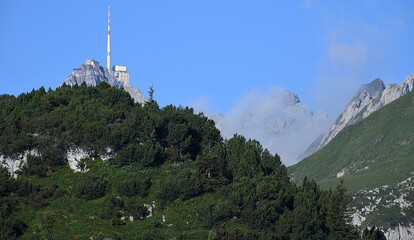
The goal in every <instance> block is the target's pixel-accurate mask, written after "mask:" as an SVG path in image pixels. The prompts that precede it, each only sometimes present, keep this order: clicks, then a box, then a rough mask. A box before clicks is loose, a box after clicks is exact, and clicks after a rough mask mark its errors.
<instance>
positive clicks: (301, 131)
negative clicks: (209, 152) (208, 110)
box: [207, 89, 330, 165]
mask: <svg viewBox="0 0 414 240" xmlns="http://www.w3.org/2000/svg"><path fill="white" fill-rule="evenodd" d="M207 116H208V117H209V118H211V119H213V120H214V121H215V122H216V126H217V128H218V129H219V130H220V131H221V133H222V135H223V136H224V137H226V138H231V137H233V135H234V134H236V133H237V134H239V135H243V136H244V137H246V138H251V139H256V140H258V141H260V143H261V144H262V145H263V147H265V148H267V149H269V151H270V152H272V153H273V154H276V153H277V154H279V156H280V157H281V160H282V161H283V163H284V164H286V165H292V164H294V163H296V162H297V158H298V154H299V153H301V152H304V151H305V149H306V147H307V146H309V144H311V143H312V141H313V140H314V139H315V138H317V137H318V136H320V135H321V134H323V133H324V132H325V131H326V130H327V129H328V127H329V125H330V121H329V119H328V116H327V114H326V112H325V111H323V110H319V111H317V112H316V113H313V112H312V111H310V110H309V109H308V107H307V106H306V105H305V104H303V103H301V101H300V100H299V97H298V96H297V95H296V94H294V93H292V92H290V91H286V90H281V89H273V90H272V91H271V92H270V93H269V94H263V93H255V94H251V95H249V96H246V97H245V99H243V100H242V101H241V103H240V104H238V105H237V107H235V108H234V109H233V110H232V111H230V112H229V113H227V114H225V115H223V114H215V115H209V114H207Z"/></svg>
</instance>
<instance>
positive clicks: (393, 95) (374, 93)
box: [304, 74, 414, 156]
mask: <svg viewBox="0 0 414 240" xmlns="http://www.w3.org/2000/svg"><path fill="white" fill-rule="evenodd" d="M413 87H414V74H412V75H410V76H408V77H407V78H406V79H405V80H404V81H403V82H402V83H401V84H400V85H397V84H390V85H388V86H387V87H385V85H384V82H383V81H382V80H381V79H375V80H374V81H372V82H370V83H369V84H366V85H363V86H362V87H361V88H360V89H359V90H358V92H357V93H356V94H355V96H354V97H353V99H352V100H351V101H350V102H349V104H348V106H347V107H346V108H345V110H344V111H343V112H342V114H341V115H340V116H339V117H338V119H337V120H336V121H335V122H334V124H332V126H331V127H330V128H329V130H328V132H327V133H326V134H325V136H324V137H323V138H322V139H321V140H318V139H317V140H316V141H315V142H314V143H313V144H312V146H311V147H310V148H309V149H308V150H307V151H306V153H305V154H304V155H305V156H306V155H307V156H310V155H311V154H312V153H314V152H316V151H317V150H319V149H321V148H322V147H324V146H325V145H326V144H328V143H329V142H330V141H331V140H332V139H333V138H334V137H335V136H336V135H337V134H338V133H339V132H340V131H342V129H344V128H345V127H347V126H349V125H352V124H355V123H356V122H358V121H360V120H361V119H364V118H366V117H368V116H369V115H370V114H371V113H373V112H375V111H376V110H378V109H380V108H381V107H382V106H384V105H386V104H388V103H390V102H392V101H394V100H395V99H398V98H400V97H401V96H403V95H404V94H406V93H408V92H410V91H412V90H413ZM315 145H318V147H317V148H316V149H315Z"/></svg>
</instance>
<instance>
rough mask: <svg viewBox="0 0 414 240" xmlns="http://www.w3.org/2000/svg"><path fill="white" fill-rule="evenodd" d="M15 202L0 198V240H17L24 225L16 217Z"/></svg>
mask: <svg viewBox="0 0 414 240" xmlns="http://www.w3.org/2000/svg"><path fill="white" fill-rule="evenodd" d="M16 205H17V202H16V201H14V200H9V199H6V198H0V239H17V237H19V236H20V235H21V234H22V233H23V231H24V229H25V228H26V225H25V224H24V223H23V222H22V221H21V220H20V219H19V218H18V217H16V213H15V212H16V207H15V206H16Z"/></svg>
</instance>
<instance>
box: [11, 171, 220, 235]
mask: <svg viewBox="0 0 414 240" xmlns="http://www.w3.org/2000/svg"><path fill="white" fill-rule="evenodd" d="M104 165H106V164H104ZM104 165H102V166H101V167H102V168H105V169H101V172H104V173H106V175H107V176H108V177H110V178H113V177H114V176H119V175H122V172H121V171H125V172H128V171H130V170H131V169H120V168H114V167H108V166H104ZM176 167H181V166H179V165H177V164H165V165H164V166H162V168H160V169H147V170H141V171H143V174H144V175H147V176H148V177H151V178H152V180H153V183H154V185H153V187H151V191H150V193H149V196H148V197H145V198H141V197H133V198H135V200H136V201H137V202H140V203H141V204H144V203H145V204H149V203H152V202H153V201H155V196H154V195H155V192H156V191H158V186H157V183H156V182H157V180H158V179H162V178H165V176H166V175H167V174H168V172H169V171H170V170H171V169H172V168H176ZM79 174H82V173H73V172H72V170H70V169H69V168H68V167H65V168H62V169H60V170H59V171H57V172H55V173H53V174H52V175H50V176H49V177H47V178H38V177H33V176H32V177H29V178H28V179H29V180H30V182H31V183H32V184H34V185H37V186H43V187H48V186H51V185H52V184H56V185H58V186H60V188H61V189H62V190H63V191H64V192H65V194H64V195H63V196H62V197H60V198H57V199H55V200H52V201H50V202H49V204H48V205H47V206H44V207H40V208H35V209H33V208H28V209H23V211H19V214H21V217H22V219H23V220H24V222H26V223H27V225H28V229H27V231H25V233H24V234H23V236H21V239H38V238H39V237H40V236H42V237H47V238H48V239H67V238H69V236H70V239H103V238H104V237H111V238H115V239H117V238H122V239H142V238H144V236H143V235H142V234H143V232H147V233H149V234H151V233H154V234H157V235H161V236H164V237H166V238H167V239H170V238H174V237H178V236H180V235H182V234H184V235H182V236H181V237H184V239H207V237H208V235H209V234H212V233H210V231H208V230H205V229H206V228H205V226H204V223H203V222H201V221H200V220H199V219H198V218H197V216H196V212H197V211H198V209H199V208H200V207H202V206H207V205H209V204H212V203H217V201H220V199H221V198H222V195H221V194H218V193H215V192H212V193H205V194H203V195H202V196H199V197H195V198H191V199H189V200H187V201H182V200H180V199H177V200H175V201H174V202H172V203H164V204H163V203H160V202H158V200H157V201H155V202H154V204H155V211H154V215H153V216H151V217H147V218H145V219H143V220H135V221H133V222H130V221H125V222H126V225H122V226H113V225H112V222H111V220H109V219H102V218H100V217H99V216H100V214H101V212H102V209H103V208H104V202H105V200H106V198H107V197H108V195H109V194H107V196H105V197H103V198H99V199H95V200H85V199H82V198H78V197H77V196H76V195H75V194H74V193H72V192H73V190H72V186H73V185H74V184H76V179H77V177H76V176H77V175H79ZM162 205H164V206H162ZM163 216H164V217H163ZM163 218H164V219H165V221H163ZM186 235H187V236H186Z"/></svg>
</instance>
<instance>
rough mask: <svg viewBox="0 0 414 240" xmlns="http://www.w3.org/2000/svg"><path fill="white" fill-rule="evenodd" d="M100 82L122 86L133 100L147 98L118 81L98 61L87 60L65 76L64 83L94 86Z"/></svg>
mask: <svg viewBox="0 0 414 240" xmlns="http://www.w3.org/2000/svg"><path fill="white" fill-rule="evenodd" d="M101 82H106V83H108V84H109V85H111V86H113V87H117V88H121V87H122V88H123V89H124V90H125V91H126V92H128V93H129V94H130V95H131V97H132V98H133V99H134V101H135V102H138V103H141V104H143V103H145V102H146V101H147V98H146V97H145V95H144V94H142V92H141V91H140V90H139V89H138V88H135V87H133V86H131V85H126V84H124V83H123V82H120V81H118V80H117V79H116V78H115V77H114V76H112V75H111V74H110V73H109V70H108V69H107V68H105V67H102V66H101V65H100V64H99V62H98V61H95V60H87V61H86V62H85V63H84V64H82V65H81V66H80V67H79V68H76V69H74V70H73V71H72V74H71V75H70V76H69V77H67V78H66V80H65V81H64V83H65V84H66V85H69V86H74V85H76V84H77V85H81V84H82V83H86V85H87V86H96V85H97V84H99V83H101Z"/></svg>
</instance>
